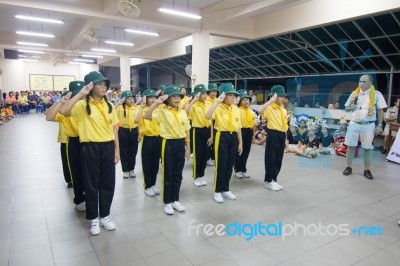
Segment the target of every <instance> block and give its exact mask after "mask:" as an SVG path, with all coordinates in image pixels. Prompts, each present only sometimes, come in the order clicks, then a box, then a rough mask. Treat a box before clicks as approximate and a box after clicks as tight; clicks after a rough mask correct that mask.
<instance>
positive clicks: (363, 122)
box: [353, 121, 375, 125]
mask: <svg viewBox="0 0 400 266" xmlns="http://www.w3.org/2000/svg"><path fill="white" fill-rule="evenodd" d="M353 122H354V123H357V124H360V125H368V124H371V123H375V121H360V122H357V121H353Z"/></svg>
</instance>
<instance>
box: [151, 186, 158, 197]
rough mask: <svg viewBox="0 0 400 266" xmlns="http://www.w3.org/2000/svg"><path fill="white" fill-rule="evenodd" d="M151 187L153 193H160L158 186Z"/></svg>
mask: <svg viewBox="0 0 400 266" xmlns="http://www.w3.org/2000/svg"><path fill="white" fill-rule="evenodd" d="M151 188H152V189H153V191H154V194H156V195H160V190H159V189H158V188H156V186H152V187H151Z"/></svg>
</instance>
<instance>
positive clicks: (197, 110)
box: [188, 101, 211, 127]
mask: <svg viewBox="0 0 400 266" xmlns="http://www.w3.org/2000/svg"><path fill="white" fill-rule="evenodd" d="M206 109H207V107H206V105H205V104H204V103H202V102H200V101H196V102H195V103H194V104H193V105H192V108H190V111H189V114H188V118H189V119H190V120H192V127H209V126H210V125H211V121H210V120H208V119H206Z"/></svg>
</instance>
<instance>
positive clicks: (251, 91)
mask: <svg viewBox="0 0 400 266" xmlns="http://www.w3.org/2000/svg"><path fill="white" fill-rule="evenodd" d="M249 96H250V97H251V101H250V104H257V96H256V95H255V94H254V91H253V90H249Z"/></svg>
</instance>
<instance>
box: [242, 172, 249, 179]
mask: <svg viewBox="0 0 400 266" xmlns="http://www.w3.org/2000/svg"><path fill="white" fill-rule="evenodd" d="M242 175H243V177H245V178H250V175H249V174H248V173H246V172H242Z"/></svg>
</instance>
